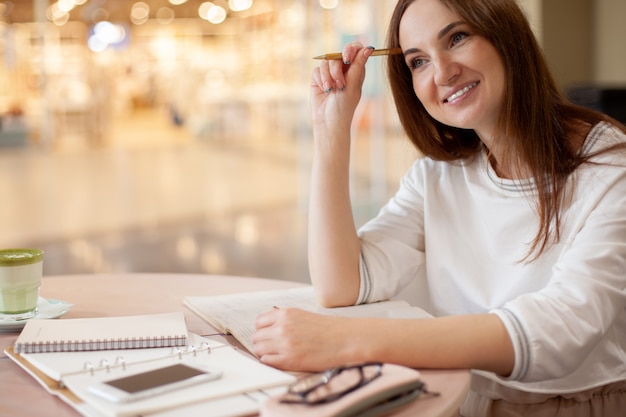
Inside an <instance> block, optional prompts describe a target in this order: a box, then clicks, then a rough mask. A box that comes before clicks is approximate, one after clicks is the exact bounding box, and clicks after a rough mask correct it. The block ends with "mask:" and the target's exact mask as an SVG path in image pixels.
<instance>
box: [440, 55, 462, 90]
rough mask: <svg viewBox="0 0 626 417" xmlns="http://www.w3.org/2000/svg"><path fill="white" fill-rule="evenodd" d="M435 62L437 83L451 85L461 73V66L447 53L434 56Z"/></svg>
mask: <svg viewBox="0 0 626 417" xmlns="http://www.w3.org/2000/svg"><path fill="white" fill-rule="evenodd" d="M434 64H435V65H434V66H435V83H436V84H437V85H450V84H452V83H453V82H454V81H455V80H456V79H457V78H458V76H459V75H460V74H461V66H460V65H459V64H458V63H457V62H456V61H454V60H453V59H452V58H451V57H449V56H447V55H446V54H442V55H440V56H437V57H436V58H434Z"/></svg>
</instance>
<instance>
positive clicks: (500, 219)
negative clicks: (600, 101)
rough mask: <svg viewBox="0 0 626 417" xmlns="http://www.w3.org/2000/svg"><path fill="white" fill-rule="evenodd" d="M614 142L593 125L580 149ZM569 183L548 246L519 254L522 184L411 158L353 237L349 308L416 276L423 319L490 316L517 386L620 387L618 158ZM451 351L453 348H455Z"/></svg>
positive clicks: (624, 155) (624, 213) (624, 187)
mask: <svg viewBox="0 0 626 417" xmlns="http://www.w3.org/2000/svg"><path fill="white" fill-rule="evenodd" d="M618 142H626V135H624V134H623V133H622V132H621V131H620V130H618V129H617V128H615V127H614V126H612V125H610V124H608V123H600V124H598V125H597V126H595V127H594V128H593V129H592V130H591V132H590V133H589V136H588V138H587V140H586V141H585V149H584V150H583V151H584V152H593V151H597V150H600V149H603V148H605V147H606V146H610V145H611V144H614V143H618ZM593 161H594V162H599V163H600V164H591V163H589V164H584V165H583V166H581V167H579V169H578V170H577V171H576V173H575V174H574V175H572V176H571V181H570V185H571V187H570V193H569V194H568V196H567V198H566V201H565V203H564V205H563V211H562V215H561V235H560V240H559V241H558V242H557V243H556V244H554V245H551V246H550V247H549V248H548V249H547V250H545V251H544V252H543V253H542V255H541V256H540V257H539V258H538V259H537V260H535V261H532V262H530V263H529V262H526V261H525V260H524V259H525V257H526V255H527V253H528V250H529V244H530V242H532V240H533V238H534V237H535V234H536V233H537V230H538V217H537V212H536V210H535V207H534V202H533V199H532V198H531V197H533V196H534V194H535V193H536V190H535V187H534V184H533V181H532V180H522V181H519V180H517V181H514V180H506V179H501V178H499V177H498V176H497V175H496V173H495V172H494V171H493V169H492V167H491V165H490V164H489V163H488V161H487V158H486V157H485V156H484V155H483V156H482V157H476V158H473V159H471V160H468V161H464V162H458V163H450V162H441V161H435V160H432V159H430V158H422V159H419V160H418V161H416V162H415V163H414V165H413V166H412V167H411V168H410V170H409V171H408V172H407V174H406V175H405V176H404V177H403V179H402V181H401V184H400V188H399V190H398V191H397V193H396V195H395V196H394V197H393V198H392V199H391V200H390V201H389V202H388V203H387V205H386V206H385V207H383V209H382V210H381V212H380V213H379V215H378V216H377V217H376V218H374V219H372V220H371V221H370V222H368V223H367V224H365V225H364V226H363V227H362V228H361V229H360V230H359V236H360V238H361V241H362V244H361V248H362V249H361V288H360V296H359V300H358V302H359V303H364V302H372V301H377V300H383V299H387V298H390V297H392V296H394V295H395V294H397V293H398V292H399V291H400V290H402V289H403V288H404V287H406V286H407V285H408V284H409V283H410V282H411V281H414V280H418V281H419V288H421V294H420V298H421V300H422V304H423V305H422V307H423V308H425V309H427V310H429V311H430V312H431V313H432V314H434V315H435V316H443V315H455V314H471V313H484V312H491V313H493V314H497V315H498V317H499V318H500V319H501V320H502V321H503V323H504V325H505V326H506V328H507V330H508V332H509V335H510V336H511V339H512V341H513V345H514V349H515V367H514V370H513V373H512V375H511V376H510V377H509V378H506V379H505V378H500V377H498V376H496V375H495V374H491V373H487V372H480V373H481V374H482V375H485V376H487V377H489V378H491V379H494V380H497V381H498V382H500V383H502V384H504V385H507V386H510V387H513V388H516V389H520V390H524V391H531V392H547V393H565V392H576V391H581V390H585V389H590V388H594V387H597V386H601V385H604V384H607V383H610V382H615V381H621V380H626V152H624V151H623V150H622V151H619V152H610V153H605V154H602V155H600V156H596V157H594V158H593ZM459 348H460V349H462V346H459Z"/></svg>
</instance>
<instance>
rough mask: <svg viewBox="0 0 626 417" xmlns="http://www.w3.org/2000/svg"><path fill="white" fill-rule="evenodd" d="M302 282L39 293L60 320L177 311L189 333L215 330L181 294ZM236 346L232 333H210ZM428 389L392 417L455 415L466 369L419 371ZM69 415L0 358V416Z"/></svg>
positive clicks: (81, 287)
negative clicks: (54, 302)
mask: <svg viewBox="0 0 626 417" xmlns="http://www.w3.org/2000/svg"><path fill="white" fill-rule="evenodd" d="M299 285H302V284H298V283H295V282H290V281H279V280H270V279H262V278H246V277H234V276H223V275H195V274H114V275H62V276H50V277H44V279H43V280H42V286H41V293H40V294H41V296H42V297H45V298H52V299H58V300H63V301H66V302H68V303H71V304H74V306H73V307H72V309H71V310H70V311H69V312H68V313H67V314H65V315H64V316H63V318H81V317H106V316H127V315H135V314H149V313H164V312H171V311H183V312H184V313H185V317H186V320H187V326H188V329H189V331H191V332H194V333H197V334H201V335H207V334H213V333H215V329H214V328H212V327H211V326H210V325H209V324H208V323H206V322H205V321H204V320H202V319H201V318H199V317H198V316H197V315H195V314H194V313H193V312H191V311H189V310H188V309H187V308H186V307H185V306H183V298H184V297H186V296H202V295H219V294H230V293H237V292H246V291H261V290H270V289H286V288H293V287H296V286H299ZM18 334H19V332H3V333H0V347H1V348H2V351H4V349H5V347H7V346H10V345H12V344H13V343H14V342H15V339H16V338H17V336H18ZM211 338H214V339H216V340H220V341H223V342H226V343H229V344H231V345H235V346H238V347H241V345H240V344H239V343H238V342H237V341H236V340H235V339H234V338H232V337H230V336H226V337H221V336H211ZM422 374H423V378H424V381H425V382H426V384H427V386H428V388H429V390H431V391H436V392H439V393H441V395H440V396H438V397H429V398H426V397H424V398H422V399H419V400H418V401H415V402H413V403H412V404H410V405H409V406H406V407H404V408H402V409H400V410H398V411H397V412H396V413H394V414H393V416H397V417H409V416H420V417H449V416H456V415H458V409H459V406H460V404H461V403H462V401H463V399H464V397H465V395H466V393H467V390H468V387H469V380H470V374H469V371H465V370H459V371H454V370H452V371H448V370H442V371H429V370H424V371H422ZM42 415H46V416H57V417H65V416H68V417H69V416H72V417H75V416H77V415H78V414H77V413H76V411H74V410H73V409H72V408H71V407H70V406H68V405H67V404H65V403H64V402H63V401H61V400H59V399H58V398H56V397H54V396H52V395H49V394H48V393H47V392H46V391H45V390H44V389H43V388H42V387H41V386H40V385H39V384H38V383H37V382H36V381H35V380H34V379H33V378H31V377H30V376H29V375H28V374H27V373H26V372H24V371H23V370H22V369H20V368H19V367H18V366H17V365H16V364H14V363H13V362H12V361H11V360H10V359H8V358H7V357H6V356H4V355H3V356H2V357H1V358H0V416H11V417H27V416H28V417H30V416H42Z"/></svg>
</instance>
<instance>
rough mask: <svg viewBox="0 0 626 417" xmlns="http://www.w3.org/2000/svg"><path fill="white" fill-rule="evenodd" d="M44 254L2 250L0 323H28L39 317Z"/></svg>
mask: <svg viewBox="0 0 626 417" xmlns="http://www.w3.org/2000/svg"><path fill="white" fill-rule="evenodd" d="M42 272H43V251H41V250H38V249H5V250H0V320H25V319H29V318H32V317H34V316H35V314H36V313H37V301H38V299H39V287H40V286H41V276H42Z"/></svg>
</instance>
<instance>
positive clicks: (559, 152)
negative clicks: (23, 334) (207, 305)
mask: <svg viewBox="0 0 626 417" xmlns="http://www.w3.org/2000/svg"><path fill="white" fill-rule="evenodd" d="M386 47H387V48H389V49H392V48H401V49H402V51H403V53H402V54H396V55H390V56H389V57H388V58H387V59H388V61H387V62H388V77H389V83H390V86H391V90H392V93H393V96H394V100H395V104H396V108H397V111H398V114H399V117H400V121H401V123H402V126H403V127H404V130H405V132H406V134H407V136H408V138H409V139H410V140H411V142H412V143H413V144H414V145H415V146H416V148H417V149H418V150H419V151H420V152H422V154H423V155H425V157H424V158H421V159H418V160H417V161H415V163H414V164H413V166H412V167H411V168H410V169H409V170H408V172H407V173H406V175H405V176H404V177H403V178H402V180H401V182H400V186H399V189H398V191H397V193H396V194H395V196H394V197H393V198H391V200H390V201H389V202H388V203H387V205H386V206H385V207H383V209H382V210H381V211H380V213H379V214H378V216H377V217H375V218H374V219H372V220H371V221H370V222H368V223H367V224H365V225H364V226H362V227H361V228H360V229H359V230H356V227H355V225H354V219H353V217H352V216H353V214H352V213H353V210H352V205H351V200H350V187H349V172H350V170H349V166H350V154H351V144H352V143H353V139H352V132H353V131H352V120H353V117H354V114H355V110H356V108H357V105H358V103H359V101H360V99H361V93H362V91H361V89H362V86H363V82H364V79H365V64H366V63H367V61H368V59H369V57H370V56H371V55H372V53H373V48H371V47H364V45H362V44H361V43H358V42H355V43H350V44H348V45H346V46H345V47H344V50H343V60H342V61H343V62H342V61H338V60H327V61H323V62H322V63H321V64H320V65H319V66H318V67H317V68H315V69H314V70H313V74H312V82H311V107H312V118H313V136H314V150H315V157H314V161H313V168H312V179H311V195H310V210H309V229H308V230H309V232H308V233H309V246H308V251H309V269H310V273H311V279H312V281H313V285H314V287H315V289H316V293H317V296H318V298H319V300H320V302H321V303H323V304H324V305H326V306H329V307H331V306H344V305H350V304H359V303H369V302H376V301H380V300H384V299H388V298H391V297H393V296H395V295H397V294H398V293H399V292H400V291H401V290H402V289H403V288H405V287H406V286H408V285H409V284H412V283H416V284H417V286H418V288H419V289H420V293H419V295H418V298H419V300H418V301H419V302H420V304H421V305H420V306H421V307H423V308H426V309H428V310H430V312H431V313H432V314H433V315H434V316H435V318H434V319H428V320H417V319H407V320H397V319H367V318H363V319H352V320H345V319H341V318H329V317H320V316H316V315H315V314H311V313H306V312H303V311H299V310H297V309H280V310H272V311H268V312H267V313H264V314H262V315H261V316H260V317H259V319H258V321H257V326H258V327H257V332H256V334H255V336H254V340H255V353H256V354H257V355H258V356H259V357H260V358H261V359H262V360H263V361H264V362H266V363H269V364H271V365H273V366H278V367H282V368H287V369H294V370H318V369H323V368H328V367H332V366H338V365H341V364H345V363H352V362H360V361H379V362H391V363H397V364H402V365H406V366H412V367H417V368H430V367H432V368H471V369H473V370H474V377H473V382H472V387H471V391H470V394H469V396H468V397H467V399H466V402H465V404H464V406H463V408H462V410H461V414H462V415H463V416H485V415H505V414H506V415H520V416H521V415H524V416H526V415H533V416H553V415H563V416H583V415H584V416H589V415H593V416H605V415H617V414H619V413H621V410H623V409H625V408H626V364H625V363H624V361H623V358H624V356H625V355H626V332H625V330H624V329H626V294H625V293H624V291H623V289H624V286H625V283H626V281H625V279H626V278H625V277H626V244H624V241H623V236H625V235H626V220H625V219H626V127H624V126H623V125H621V124H620V123H619V122H617V121H615V120H613V119H611V118H610V117H608V116H606V115H604V114H601V113H597V112H594V111H591V110H588V109H584V108H581V107H578V106H575V105H573V104H571V103H569V102H568V101H567V100H566V99H565V98H564V97H563V96H562V95H561V94H560V92H559V90H558V88H557V87H556V84H555V82H554V80H553V78H552V76H551V74H550V72H549V70H548V66H547V64H546V61H545V59H544V57H543V54H542V51H541V49H540V47H539V45H538V42H537V41H536V39H535V38H534V36H533V33H532V31H531V29H530V25H529V24H528V21H527V20H526V18H525V16H524V13H523V12H522V10H521V9H520V8H519V6H518V5H517V4H516V2H515V1H514V0H400V1H398V2H397V5H396V8H395V10H394V13H393V14H392V17H391V21H390V25H389V33H388V42H387V45H386ZM564 329H565V330H564ZM381 334H384V335H385V337H384V338H381V337H380V335H381Z"/></svg>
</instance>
